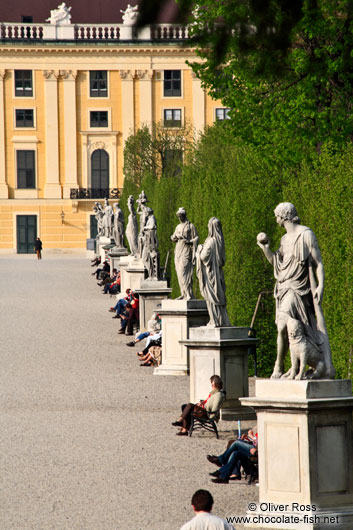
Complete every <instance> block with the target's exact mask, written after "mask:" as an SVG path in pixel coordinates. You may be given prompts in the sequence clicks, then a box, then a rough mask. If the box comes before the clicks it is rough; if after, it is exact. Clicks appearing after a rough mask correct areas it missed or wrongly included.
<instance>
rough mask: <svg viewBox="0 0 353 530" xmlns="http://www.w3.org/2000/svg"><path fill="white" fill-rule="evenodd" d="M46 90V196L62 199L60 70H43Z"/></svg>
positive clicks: (47, 197)
mask: <svg viewBox="0 0 353 530" xmlns="http://www.w3.org/2000/svg"><path fill="white" fill-rule="evenodd" d="M43 76H44V92H45V151H46V153H45V154H46V157H45V158H46V163H45V169H46V181H45V188H44V197H45V198H46V199H61V197H62V192H61V186H60V174H59V118H58V77H59V71H58V70H43Z"/></svg>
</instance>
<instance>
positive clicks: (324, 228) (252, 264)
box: [121, 124, 353, 377]
mask: <svg viewBox="0 0 353 530" xmlns="http://www.w3.org/2000/svg"><path fill="white" fill-rule="evenodd" d="M352 162H353V150H352V148H347V149H346V151H345V152H344V153H335V152H333V151H332V150H330V149H329V148H326V149H324V150H323V152H322V154H321V155H320V156H315V157H314V159H313V160H312V161H311V163H310V164H309V163H306V164H305V165H303V166H302V167H296V168H291V167H290V168H285V167H280V168H275V167H273V165H272V166H269V164H268V163H267V162H266V159H265V158H264V157H263V156H262V154H261V152H260V151H257V150H255V148H252V147H249V146H246V145H244V144H242V143H241V142H240V141H237V140H236V139H235V138H234V136H233V135H232V133H231V132H230V131H229V130H228V128H227V126H226V125H224V124H222V125H220V124H217V125H215V126H214V127H211V128H209V129H207V130H206V131H205V133H204V134H203V135H202V136H201V138H200V139H199V141H198V143H197V145H196V146H195V148H194V150H193V152H192V155H191V156H190V157H188V160H187V161H186V163H185V165H184V167H183V171H182V174H181V175H179V176H176V177H174V178H166V177H164V178H157V176H156V175H154V174H152V173H149V174H146V175H145V177H144V178H143V180H142V182H141V186H140V187H139V188H138V187H137V186H136V185H135V184H134V183H133V181H132V179H130V180H129V179H128V178H126V180H125V184H124V190H123V194H122V201H121V206H122V208H123V209H125V212H127V209H126V202H127V197H128V195H130V194H133V195H134V197H135V199H136V198H137V195H138V193H139V192H140V191H141V190H142V189H144V190H145V192H146V194H147V197H148V199H149V206H151V207H152V208H153V210H154V213H155V216H156V219H157V224H158V238H159V241H160V253H161V264H162V265H163V264H164V262H165V259H166V255H167V252H168V251H170V258H169V267H168V275H169V276H170V283H171V287H172V288H173V294H172V296H173V297H177V296H178V295H179V286H178V282H177V278H176V273H175V269H174V260H173V252H174V245H173V244H172V243H171V241H170V235H171V234H172V233H173V231H174V228H175V226H176V224H177V222H178V220H177V217H176V215H175V212H176V211H177V209H178V208H179V207H180V206H184V207H185V209H186V211H187V215H188V218H189V220H190V221H191V222H192V223H194V225H195V226H196V229H197V231H198V233H199V237H200V242H203V241H204V239H205V238H206V237H207V224H208V220H209V218H210V217H212V216H216V217H218V218H219V219H220V220H221V221H222V225H223V231H224V237H225V243H226V255H227V261H226V265H225V278H226V286H227V300H228V313H229V317H230V320H231V322H232V323H233V324H234V325H237V326H249V325H250V322H251V318H252V315H253V312H254V309H255V305H256V301H257V297H258V295H259V293H260V292H261V291H266V293H269V294H265V295H264V296H263V298H262V302H261V304H260V308H259V312H258V316H257V319H256V322H255V329H256V330H257V336H258V337H259V338H260V339H261V342H260V345H259V348H258V371H259V375H261V376H268V375H270V373H271V371H272V368H273V364H274V360H275V357H276V335H277V333H276V328H275V324H274V306H275V304H274V299H273V296H272V294H271V293H272V291H273V287H274V279H273V271H272V267H271V266H270V265H269V263H268V262H267V260H266V259H265V258H264V256H263V253H262V251H261V250H260V249H259V247H258V246H257V245H256V235H257V234H258V232H261V231H264V232H266V233H267V234H268V235H269V237H270V239H271V241H272V243H271V247H272V249H273V250H275V249H276V248H277V246H278V243H279V240H280V238H281V236H282V235H283V229H280V228H279V227H278V226H277V225H276V222H275V218H274V214H273V210H274V208H275V207H276V205H277V204H278V203H279V202H282V201H290V202H293V203H294V204H295V205H296V207H297V210H298V212H299V215H300V217H301V219H302V223H303V224H307V225H308V226H310V227H311V228H312V229H313V230H314V232H315V233H316V235H317V237H318V240H319V245H320V248H321V251H322V255H323V260H324V265H325V271H326V289H325V296H324V311H325V315H326V320H327V325H328V330H329V336H330V340H331V346H332V351H333V358H334V364H335V366H336V369H337V373H338V376H340V377H346V376H347V375H350V362H351V359H352V351H353V350H352V342H353V339H352V338H351V337H353V334H352V327H353V318H352V317H353V308H352V280H353V278H352V276H353V273H352V266H351V264H352V245H353V243H352V241H351V239H352V238H351V231H352V226H353V224H352V215H353V214H352V186H351V181H352V173H353V169H352V167H353V163H352ZM195 288H196V291H197V292H198V289H197V282H196V281H195ZM198 295H199V292H198ZM251 366H252V363H251V362H250V368H251Z"/></svg>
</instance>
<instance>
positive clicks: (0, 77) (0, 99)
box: [0, 70, 9, 199]
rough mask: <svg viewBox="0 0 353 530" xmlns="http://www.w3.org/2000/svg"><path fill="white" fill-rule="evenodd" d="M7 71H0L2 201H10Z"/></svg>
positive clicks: (0, 197) (0, 172) (0, 175)
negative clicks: (7, 174) (6, 94)
mask: <svg viewBox="0 0 353 530" xmlns="http://www.w3.org/2000/svg"><path fill="white" fill-rule="evenodd" d="M5 74H6V70H0V199H8V197H9V190H8V185H7V182H6V154H5V101H4V78H5Z"/></svg>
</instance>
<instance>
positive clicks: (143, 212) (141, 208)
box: [136, 190, 148, 258]
mask: <svg viewBox="0 0 353 530" xmlns="http://www.w3.org/2000/svg"><path fill="white" fill-rule="evenodd" d="M136 202H137V210H136V213H138V214H139V216H140V232H139V236H138V254H139V257H140V258H142V254H143V247H144V244H145V234H144V231H143V229H144V227H145V224H146V219H147V210H148V208H147V206H146V202H148V199H147V196H146V194H145V192H144V191H143V190H142V191H141V193H140V195H139V197H138V199H137V201H136Z"/></svg>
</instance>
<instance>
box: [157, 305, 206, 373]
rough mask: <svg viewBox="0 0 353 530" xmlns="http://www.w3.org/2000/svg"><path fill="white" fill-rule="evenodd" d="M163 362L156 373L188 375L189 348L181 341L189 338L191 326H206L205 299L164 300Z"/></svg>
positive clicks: (162, 315)
mask: <svg viewBox="0 0 353 530" xmlns="http://www.w3.org/2000/svg"><path fill="white" fill-rule="evenodd" d="M158 313H159V314H160V315H161V317H162V334H163V354H162V364H161V365H160V366H158V367H157V368H155V370H154V372H153V374H154V375H186V374H187V373H188V371H189V359H188V355H187V348H186V346H185V345H184V344H181V343H180V341H182V340H186V339H188V338H189V330H190V328H191V327H196V326H204V325H205V324H207V322H208V320H209V317H208V311H207V306H206V302H205V301H204V300H162V309H161V310H158Z"/></svg>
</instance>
